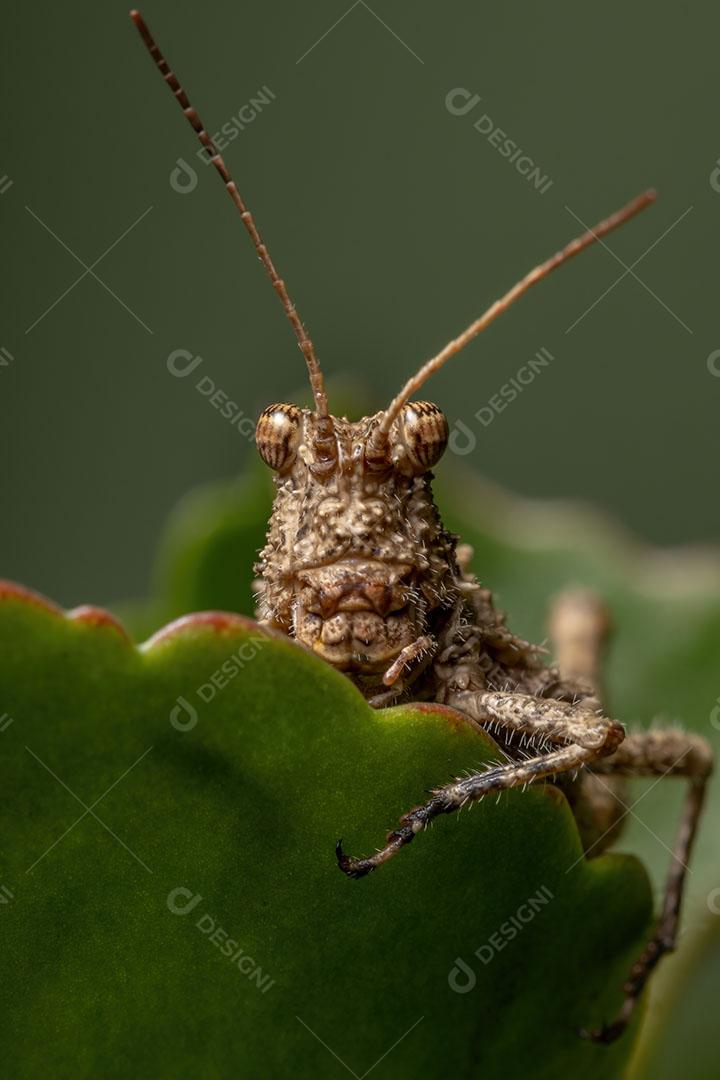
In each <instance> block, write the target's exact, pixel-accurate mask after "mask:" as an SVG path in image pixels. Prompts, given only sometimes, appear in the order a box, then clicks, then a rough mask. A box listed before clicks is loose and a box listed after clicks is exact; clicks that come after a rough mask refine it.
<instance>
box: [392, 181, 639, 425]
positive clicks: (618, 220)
mask: <svg viewBox="0 0 720 1080" xmlns="http://www.w3.org/2000/svg"><path fill="white" fill-rule="evenodd" d="M656 197H657V196H656V193H655V191H653V190H652V189H650V190H649V191H644V192H643V193H642V195H638V196H637V197H636V198H635V199H633V200H632V201H631V202H629V203H628V204H627V205H626V206H623V207H622V209H621V210H616V212H615V213H614V214H611V215H610V217H607V218H605V219H604V220H603V221H601V222H600V223H599V224H598V225H596V226H595V227H594V228H593V229H588V230H587V231H586V232H584V233H583V234H582V236H578V237H576V238H575V240H571V241H570V243H569V244H568V245H567V246H566V247H564V248H563V249H562V250H561V251H557V252H556V253H555V254H554V255H553V256H552V257H551V258H550V259H548V260H547V261H546V262H544V263H540V265H539V266H536V267H535V269H534V270H531V271H530V273H529V274H526V275H525V277H524V278H523V279H522V281H518V283H517V284H516V285H513V287H512V289H510V291H509V292H506V293H505V295H504V296H501V297H500V299H499V300H496V301H495V303H494V304H492V305H491V306H490V307H489V308H488V309H487V311H486V312H485V313H484V314H483V315H481V316H480V318H479V319H476V320H475V322H474V323H471V324H470V326H468V328H467V329H466V330H463V332H462V334H460V335H459V337H456V338H454V339H453V340H452V341H450V342H448V344H447V345H446V346H445V348H444V349H443V350H442V351H441V352H439V353H438V354H437V356H433V358H432V359H431V360H428V361H427V363H425V364H423V366H422V367H421V368H420V370H419V371H418V372H417V374H415V375H413V377H412V378H411V379H408V381H407V382H406V383H405V385H404V386H403V388H402V390H401V391H400V393H399V394H398V395H397V397H396V398H394V399H393V400H392V401H391V402H390V405H389V407H388V408H387V410H386V412H385V414H384V416H383V418H382V420H381V421H380V424H379V425H378V427H377V428H376V429H375V431H374V432H373V442H375V443H380V442H382V441H383V440H385V439H386V438H387V435H388V432H389V431H390V428H391V427H392V424H393V421H394V420H395V418H396V417H397V415H398V413H399V412H400V410H401V409H402V407H403V405H404V404H405V403H406V402H407V401H408V400H409V399H410V398H411V397H412V395H413V394H414V393H416V391H417V390H419V389H420V387H421V386H422V385H423V384H424V383H425V382H426V381H427V380H428V379H429V378H430V376H431V375H434V374H435V372H436V371H439V370H440V368H441V367H442V366H443V365H444V364H446V363H447V361H448V360H449V359H450V358H451V357H452V356H455V354H456V353H459V352H460V350H461V349H464V348H465V346H466V345H467V344H468V342H470V341H472V339H473V338H474V337H477V335H478V334H479V333H480V332H481V331H482V330H484V329H485V328H486V327H487V326H489V325H490V323H491V322H494V320H495V319H497V317H498V315H502V313H503V312H504V311H507V309H508V308H509V307H510V306H511V305H512V304H514V303H515V301H516V300H518V299H519V298H520V297H521V296H522V295H523V293H525V292H527V291H528V289H529V288H530V287H531V286H532V285H535V284H536V283H537V282H538V281H542V279H543V278H544V277H547V275H548V274H549V273H550V272H551V271H552V270H555V269H556V268H557V267H558V266H562V264H563V263H566V262H567V261H568V259H572V258H573V256H574V255H579V253H580V252H581V251H584V250H585V248H586V247H589V246H590V244H592V243H594V242H595V241H596V240H600V239H601V237H603V236H607V234H608V233H609V232H612V230H613V229H617V228H618V226H620V225H624V224H625V222H626V221H629V220H630V218H631V217H634V216H635V214H638V213H640V211H641V210H644V209H645V207H646V206H650V204H651V203H653V202H655V199H656Z"/></svg>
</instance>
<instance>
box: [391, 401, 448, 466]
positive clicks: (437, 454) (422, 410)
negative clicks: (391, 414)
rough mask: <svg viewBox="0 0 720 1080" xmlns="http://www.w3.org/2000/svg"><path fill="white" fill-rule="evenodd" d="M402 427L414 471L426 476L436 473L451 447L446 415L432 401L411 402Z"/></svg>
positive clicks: (407, 407) (407, 406)
mask: <svg viewBox="0 0 720 1080" xmlns="http://www.w3.org/2000/svg"><path fill="white" fill-rule="evenodd" d="M400 423H401V427H402V434H403V441H404V443H405V449H406V450H407V454H408V458H409V461H410V464H411V465H412V467H413V470H414V471H416V472H418V473H423V472H426V471H427V470H428V469H432V467H433V465H436V464H437V463H438V461H439V460H440V458H441V457H442V456H443V453H444V451H445V447H446V446H447V441H448V422H447V420H446V419H445V414H444V413H443V412H442V410H441V409H438V407H437V405H433V404H432V402H430V401H411V402H409V403H408V404H407V405H405V406H404V408H403V411H402V414H401V418H400Z"/></svg>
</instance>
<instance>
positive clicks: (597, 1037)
mask: <svg viewBox="0 0 720 1080" xmlns="http://www.w3.org/2000/svg"><path fill="white" fill-rule="evenodd" d="M625 1026H626V1025H625V1024H624V1023H622V1022H620V1021H616V1022H615V1023H614V1024H603V1025H602V1026H601V1027H597V1028H592V1029H591V1030H590V1031H588V1030H587V1029H586V1028H582V1029H581V1030H580V1031H579V1032H578V1035H579V1036H580V1038H581V1039H587V1040H588V1042H594V1043H601V1044H602V1045H603V1046H609V1045H610V1043H613V1042H615V1040H616V1039H619V1038H620V1036H621V1035H622V1033H623V1031H624V1030H625Z"/></svg>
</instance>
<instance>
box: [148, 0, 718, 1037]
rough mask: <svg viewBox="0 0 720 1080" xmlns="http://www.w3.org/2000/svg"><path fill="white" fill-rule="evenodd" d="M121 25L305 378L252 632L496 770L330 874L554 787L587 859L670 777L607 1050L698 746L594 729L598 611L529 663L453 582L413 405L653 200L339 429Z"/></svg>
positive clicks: (555, 261)
mask: <svg viewBox="0 0 720 1080" xmlns="http://www.w3.org/2000/svg"><path fill="white" fill-rule="evenodd" d="M131 17H132V19H133V21H134V23H135V25H136V26H137V28H138V30H139V32H140V34H141V35H142V38H143V41H144V42H145V45H146V46H147V48H148V49H149V51H150V53H151V55H152V57H153V60H154V61H155V63H156V64H157V66H158V68H159V69H160V72H161V73H162V75H163V77H164V79H165V81H166V82H167V84H168V85H169V87H170V89H171V90H172V92H173V94H174V96H175V97H176V98H177V100H178V102H179V104H180V106H181V108H182V109H183V111H184V113H185V115H186V117H187V119H188V120H189V121H190V123H191V125H192V126H193V128H194V130H195V132H196V134H197V136H198V138H199V139H200V142H201V143H202V145H203V147H204V148H205V150H206V152H207V154H208V157H209V159H210V161H212V163H213V165H214V166H215V168H216V169H217V171H218V172H219V173H220V176H221V177H222V180H223V182H224V183H225V186H226V188H227V190H228V192H229V194H230V196H231V198H232V199H233V202H234V203H235V205H236V206H237V208H238V210H239V211H240V214H241V217H242V221H243V223H244V225H245V227H246V228H247V230H248V232H249V234H250V237H251V239H252V241H253V244H254V245H255V249H256V251H257V254H258V256H259V258H260V260H261V262H262V263H263V265H264V267H265V269H266V270H267V272H268V275H269V277H270V280H271V282H272V284H273V286H274V288H275V290H276V292H277V293H278V296H279V297H280V300H281V302H282V305H283V308H284V310H285V313H286V315H287V316H288V318H289V319H290V322H291V324H292V327H293V330H294V331H295V334H296V336H297V339H298V342H299V344H300V348H301V350H302V353H303V355H304V357H305V361H306V364H307V368H308V372H309V376H310V384H311V387H312V392H313V398H314V408H313V409H299V408H297V407H296V406H295V405H287V404H281V405H273V406H271V407H270V408H269V409H266V410H265V411H264V412H263V413H262V415H261V417H260V419H259V421H258V425H257V433H256V441H257V446H258V450H259V451H260V454H261V456H262V458H263V459H264V461H265V462H266V463H267V464H268V465H269V466H270V467H271V468H272V469H273V470H274V471H275V473H276V488H277V492H276V495H275V501H274V505H273V510H272V517H271V519H270V525H269V529H268V535H267V543H266V546H265V548H264V549H263V550H262V552H261V554H260V561H259V563H258V567H257V570H258V573H259V582H258V589H257V592H258V617H259V618H260V619H261V620H262V621H263V622H264V623H266V624H269V625H271V626H273V627H275V628H278V629H280V630H282V631H283V632H284V633H286V634H288V635H289V636H291V637H293V638H295V639H297V640H298V641H300V642H302V643H303V644H304V645H305V646H307V647H308V648H309V649H311V650H313V651H314V652H315V653H317V654H318V656H321V657H322V658H323V659H324V660H326V661H327V662H328V663H329V664H332V666H333V667H336V668H338V669H339V670H341V671H344V672H345V673H346V675H347V676H348V678H350V679H352V681H353V682H354V683H355V684H356V685H357V686H358V687H359V688H360V690H361V691H362V693H363V694H364V695H365V697H366V698H367V699H368V701H369V702H370V704H371V705H373V706H376V707H380V706H383V705H387V704H390V703H393V702H397V701H399V700H403V699H404V700H424V701H435V702H442V703H444V704H446V705H450V706H453V707H454V708H456V709H459V710H461V711H462V712H463V713H465V714H466V715H467V716H469V717H471V718H472V720H473V721H475V722H476V723H477V724H479V725H480V726H481V727H482V728H484V729H485V730H486V731H488V732H492V735H493V737H494V739H495V741H496V742H497V743H498V746H499V747H500V749H501V751H502V753H503V756H504V762H505V763H503V764H501V765H497V766H494V767H492V768H487V769H485V770H484V771H482V772H477V773H474V774H473V775H470V776H464V777H462V778H460V779H457V780H455V781H454V782H453V783H450V784H448V785H447V786H446V787H442V788H439V789H438V790H436V791H434V792H433V793H432V795H431V797H430V798H429V799H428V800H427V801H426V802H424V803H422V804H421V805H419V806H416V807H415V808H414V809H411V810H410V811H409V812H408V813H406V814H405V815H404V816H403V818H402V819H401V821H400V823H399V826H398V827H397V828H396V829H395V830H394V831H393V832H391V833H390V834H389V836H388V837H387V840H386V842H385V844H384V846H383V847H382V848H381V849H380V850H378V851H377V852H375V854H373V855H369V856H367V857H366V858H354V857H352V856H350V855H347V854H346V853H345V852H344V851H343V850H342V847H341V846H340V844H338V850H337V858H338V864H339V866H340V868H341V870H343V871H344V872H345V873H346V874H348V875H349V876H350V877H355V878H359V877H362V876H364V875H365V874H368V873H369V872H370V871H372V870H375V869H376V868H377V867H379V866H381V865H382V864H383V863H386V862H388V860H389V859H391V858H392V856H393V855H395V854H396V853H397V852H398V851H399V850H400V849H401V848H402V847H404V846H406V845H407V844H409V843H410V841H411V840H413V838H414V837H415V836H416V835H417V833H419V832H421V831H422V830H423V829H424V828H425V827H426V826H427V825H428V824H429V823H430V822H431V821H433V819H434V818H436V817H438V815H440V814H448V813H452V812H453V811H455V810H458V809H459V808H460V807H462V806H464V805H465V804H466V803H467V802H469V801H472V800H477V799H481V798H482V797H483V796H484V795H486V794H489V793H490V792H501V791H504V790H507V789H508V788H513V787H517V786H518V785H525V784H527V783H529V782H531V781H533V780H540V779H547V780H550V779H553V780H555V781H556V782H557V783H558V784H560V785H561V786H562V788H563V790H564V791H565V793H566V795H567V797H568V799H569V801H570V804H571V806H572V807H573V810H574V812H575V816H576V818H577V821H578V825H579V828H580V832H581V836H582V840H583V843H584V846H585V849H586V851H588V853H592V854H597V853H598V852H599V851H601V850H603V848H605V847H607V845H608V843H609V842H610V841H611V840H613V839H615V836H616V835H617V832H618V826H619V824H620V819H621V818H622V816H623V815H622V811H623V809H624V806H623V804H622V802H620V801H618V799H617V798H616V794H615V793H616V791H617V789H618V785H619V784H620V782H621V780H622V778H623V777H625V776H657V777H662V776H680V777H684V778H686V779H687V781H688V794H687V797H686V801H685V805H684V810H683V814H682V821H681V824H680V829H679V832H678V835H677V838H676V841H675V849H674V852H673V857H672V865H671V869H670V873H669V877H668V881H667V886H666V890H665V898H664V902H663V906H662V910H661V912H660V916H659V919H658V923H657V927H656V930H655V933H654V935H653V937H652V939H651V941H650V942H649V943H648V945H647V947H646V948H645V950H644V952H643V953H642V955H641V956H640V957H639V958H638V960H637V962H636V963H635V965H634V966H633V969H632V971H631V972H630V975H629V978H628V980H627V982H626V984H625V986H624V992H625V1002H624V1005H623V1007H622V1009H621V1011H620V1013H619V1015H618V1016H617V1018H616V1019H615V1021H614V1022H613V1023H611V1024H607V1025H603V1026H602V1027H599V1028H596V1029H594V1030H592V1031H590V1032H587V1033H585V1034H587V1035H588V1036H589V1037H590V1038H592V1039H595V1040H597V1041H602V1042H611V1041H612V1040H613V1039H615V1038H617V1036H618V1035H620V1034H621V1033H622V1031H623V1030H624V1029H625V1027H626V1025H627V1023H628V1021H629V1019H630V1017H631V1015H632V1013H633V1010H634V1008H635V1005H636V1003H637V1001H638V998H639V996H640V993H641V991H642V988H643V986H644V985H645V982H646V981H647V978H648V976H649V975H650V973H651V971H652V970H653V968H654V967H655V965H656V964H657V962H658V960H659V959H660V958H661V957H662V956H663V954H664V953H666V952H668V951H669V950H671V949H673V948H674V945H675V940H676V935H677V927H678V919H679V914H680V903H681V899H682V892H683V886H684V882H685V875H686V871H687V861H688V858H689V855H690V850H691V847H692V843H693V839H694V836H695V832H696V828H697V823H698V818H699V815H700V811H701V808H702V803H703V797H704V793H705V787H706V782H707V779H708V776H709V775H710V772H711V770H712V764H713V762H712V752H711V750H710V747H709V745H708V744H707V742H706V741H705V740H704V739H701V738H699V737H698V736H694V735H687V734H685V733H684V732H682V731H678V730H674V731H673V730H671V731H667V730H666V731H662V732H660V731H657V732H653V731H650V732H646V733H642V734H636V735H629V736H626V735H625V730H624V728H623V726H622V725H621V724H620V723H618V721H617V720H612V719H610V718H609V717H607V716H605V714H604V712H603V708H602V704H601V698H600V670H599V669H600V658H601V652H602V644H603V638H604V635H605V628H606V616H605V612H604V610H603V608H602V605H601V604H600V602H599V601H598V600H597V598H596V597H595V596H594V595H592V594H590V593H583V592H577V591H575V592H572V593H568V594H566V595H565V596H563V597H561V598H560V599H559V600H558V601H557V602H556V604H555V607H554V610H553V613H552V618H551V638H552V641H553V646H554V655H555V661H556V662H555V664H554V665H553V666H549V665H548V664H547V663H546V661H545V658H544V655H543V653H544V650H543V649H541V648H539V647H537V646H534V645H531V644H529V643H528V642H526V641H523V640H521V639H520V638H518V637H516V636H515V635H514V634H513V633H512V632H511V631H510V630H509V629H508V628H507V627H506V625H505V620H504V616H503V615H502V614H501V613H500V612H498V611H497V610H496V609H495V607H494V604H493V599H492V595H491V593H490V592H489V591H488V590H487V589H485V588H483V587H482V586H481V585H480V584H479V583H478V582H477V580H476V579H475V577H474V576H473V574H472V573H471V571H470V569H469V562H470V558H471V554H472V553H471V552H470V550H469V549H468V548H466V547H462V546H461V547H458V546H457V544H456V538H455V537H454V536H452V535H450V533H448V532H447V531H446V529H445V528H444V526H443V524H442V521H441V519H440V516H439V514H438V511H437V508H436V507H435V504H434V502H433V498H432V493H431V487H430V482H431V479H432V473H431V471H430V470H431V469H432V468H433V466H434V465H435V464H436V462H437V461H438V460H439V458H440V457H441V455H442V453H443V451H444V449H445V446H446V443H447V438H448V426H447V421H446V420H445V417H444V416H443V414H442V412H441V411H440V409H439V408H438V407H437V406H436V405H432V404H430V403H429V402H426V401H412V400H411V398H412V396H413V395H414V394H415V393H416V392H417V391H418V390H419V389H420V388H421V387H422V386H423V384H424V383H425V381H426V379H427V378H428V377H429V376H430V375H432V374H433V372H435V371H437V370H438V368H440V367H441V366H442V365H443V364H444V363H445V362H446V361H447V360H449V359H450V357H452V356H454V355H455V354H456V353H457V352H459V351H460V349H462V348H463V347H464V346H465V345H466V344H467V343H468V342H469V341H471V340H472V338H474V337H475V336H476V335H477V334H479V333H480V332H481V331H482V330H484V329H485V327H486V326H487V325H488V324H489V323H490V322H492V320H493V319H495V318H496V317H497V316H498V315H500V314H501V313H502V312H503V311H505V310H506V308H508V307H509V306H510V304H512V303H513V301H515V300H516V299H517V298H518V297H519V296H521V295H522V294H523V293H524V292H525V291H526V290H527V289H529V288H530V286H531V285H533V284H535V282H537V281H540V280H541V279H542V278H543V277H545V276H546V275H547V274H548V273H550V271H551V270H553V269H555V267H557V266H560V265H561V264H562V263H564V262H566V261H567V260H568V259H570V258H571V257H572V256H573V255H576V254H577V253H578V252H580V251H582V250H583V249H584V248H586V247H588V245H590V244H591V243H593V242H594V241H595V240H598V239H600V238H601V237H602V236H604V235H606V234H607V233H609V232H610V231H611V230H612V229H614V228H616V227H617V226H618V225H621V224H623V223H624V222H625V221H627V220H628V219H629V218H630V217H632V216H633V215H634V214H635V213H637V212H638V211H639V210H642V209H643V208H644V207H646V206H648V205H649V203H651V202H652V201H653V199H654V193H653V192H646V193H644V194H643V195H640V196H639V197H638V198H636V199H634V200H633V201H632V202H630V203H629V204H628V205H627V206H625V207H624V208H623V209H622V210H619V211H618V212H617V213H615V214H613V215H612V216H611V217H609V218H607V219H606V220H604V221H602V222H601V223H600V224H599V225H597V226H595V228H594V229H590V230H588V231H587V232H585V233H584V234H583V235H582V236H580V237H578V238H577V239H576V240H573V241H572V242H571V243H570V244H568V245H567V247H565V248H563V249H562V251H559V252H558V253H557V254H556V255H554V256H553V257H552V258H550V259H548V260H547V262H545V263H542V264H541V265H540V266H538V267H536V268H535V269H534V270H532V271H531V272H530V273H529V274H527V275H526V277H524V278H523V279H522V281H520V282H519V283H518V284H517V285H515V286H514V287H513V288H512V289H511V290H510V291H509V292H508V293H507V294H506V295H505V296H503V297H502V298H501V299H500V300H498V301H496V303H494V304H493V305H492V306H491V307H490V308H489V309H488V311H487V312H485V314H484V315H482V316H481V317H480V318H479V319H477V320H476V321H475V322H474V323H472V325H471V326H469V327H468V328H467V329H466V330H465V331H464V332H463V333H462V334H460V336H459V337H457V338H456V339H455V340H453V341H451V342H450V343H449V344H448V345H447V346H446V347H445V348H444V349H443V350H442V352H440V353H439V354H438V355H437V356H435V357H433V359H431V360H429V361H428V362H427V363H426V364H425V365H424V366H423V367H421V368H420V370H419V371H418V373H417V374H416V375H415V376H413V378H412V379H410V380H409V381H408V382H407V383H406V385H405V386H404V387H403V389H402V390H401V391H400V393H399V394H398V395H397V397H396V398H394V399H393V401H392V402H391V403H390V405H389V406H388V408H387V409H384V410H383V411H382V412H379V413H376V414H375V415H374V416H366V417H364V418H363V419H362V420H358V421H354V422H353V421H349V420H346V419H344V418H342V419H340V418H338V417H334V416H332V415H331V414H330V412H329V411H328V403H327V397H326V394H325V388H324V384H323V379H322V374H321V371H320V366H319V364H318V361H317V358H316V356H315V352H314V350H313V346H312V342H311V341H310V339H309V337H308V336H307V333H306V332H305V328H304V326H303V324H302V322H301V320H300V317H299V316H298V314H297V312H296V310H295V307H294V305H293V304H292V302H291V300H290V298H289V296H288V293H287V290H286V288H285V284H284V282H283V281H282V279H281V278H280V277H279V276H278V274H277V271H276V270H275V267H274V265H273V263H272V261H271V259H270V256H269V254H268V252H267V249H266V247H265V245H264V244H263V242H262V240H261V238H260V235H259V233H258V231H257V228H256V226H255V223H254V221H253V219H252V216H251V214H250V212H249V211H248V210H247V208H246V206H245V204H244V202H243V200H242V198H241V196H240V194H239V192H238V190H237V188H236V186H235V183H234V181H233V180H232V178H231V177H230V174H229V172H228V170H227V167H226V165H225V162H224V161H223V159H222V157H221V156H220V154H219V153H218V151H217V149H216V147H215V146H214V144H213V142H212V140H211V138H210V136H209V135H208V134H207V131H206V130H205V128H204V127H203V125H202V123H201V121H200V118H199V117H198V114H197V112H196V111H195V109H194V108H193V107H192V105H191V104H190V102H189V100H188V98H187V96H186V94H185V92H184V91H183V89H182V87H181V86H180V84H179V83H178V80H177V79H176V77H175V75H174V74H173V73H172V71H171V70H170V68H169V67H168V65H167V63H166V61H165V59H164V57H163V56H162V54H161V53H160V50H159V49H158V47H157V45H156V44H155V42H154V40H153V38H152V36H151V35H150V33H149V31H148V29H147V26H146V25H145V23H144V21H143V20H142V18H141V16H140V14H139V13H138V12H136V11H133V12H132V13H131Z"/></svg>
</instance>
